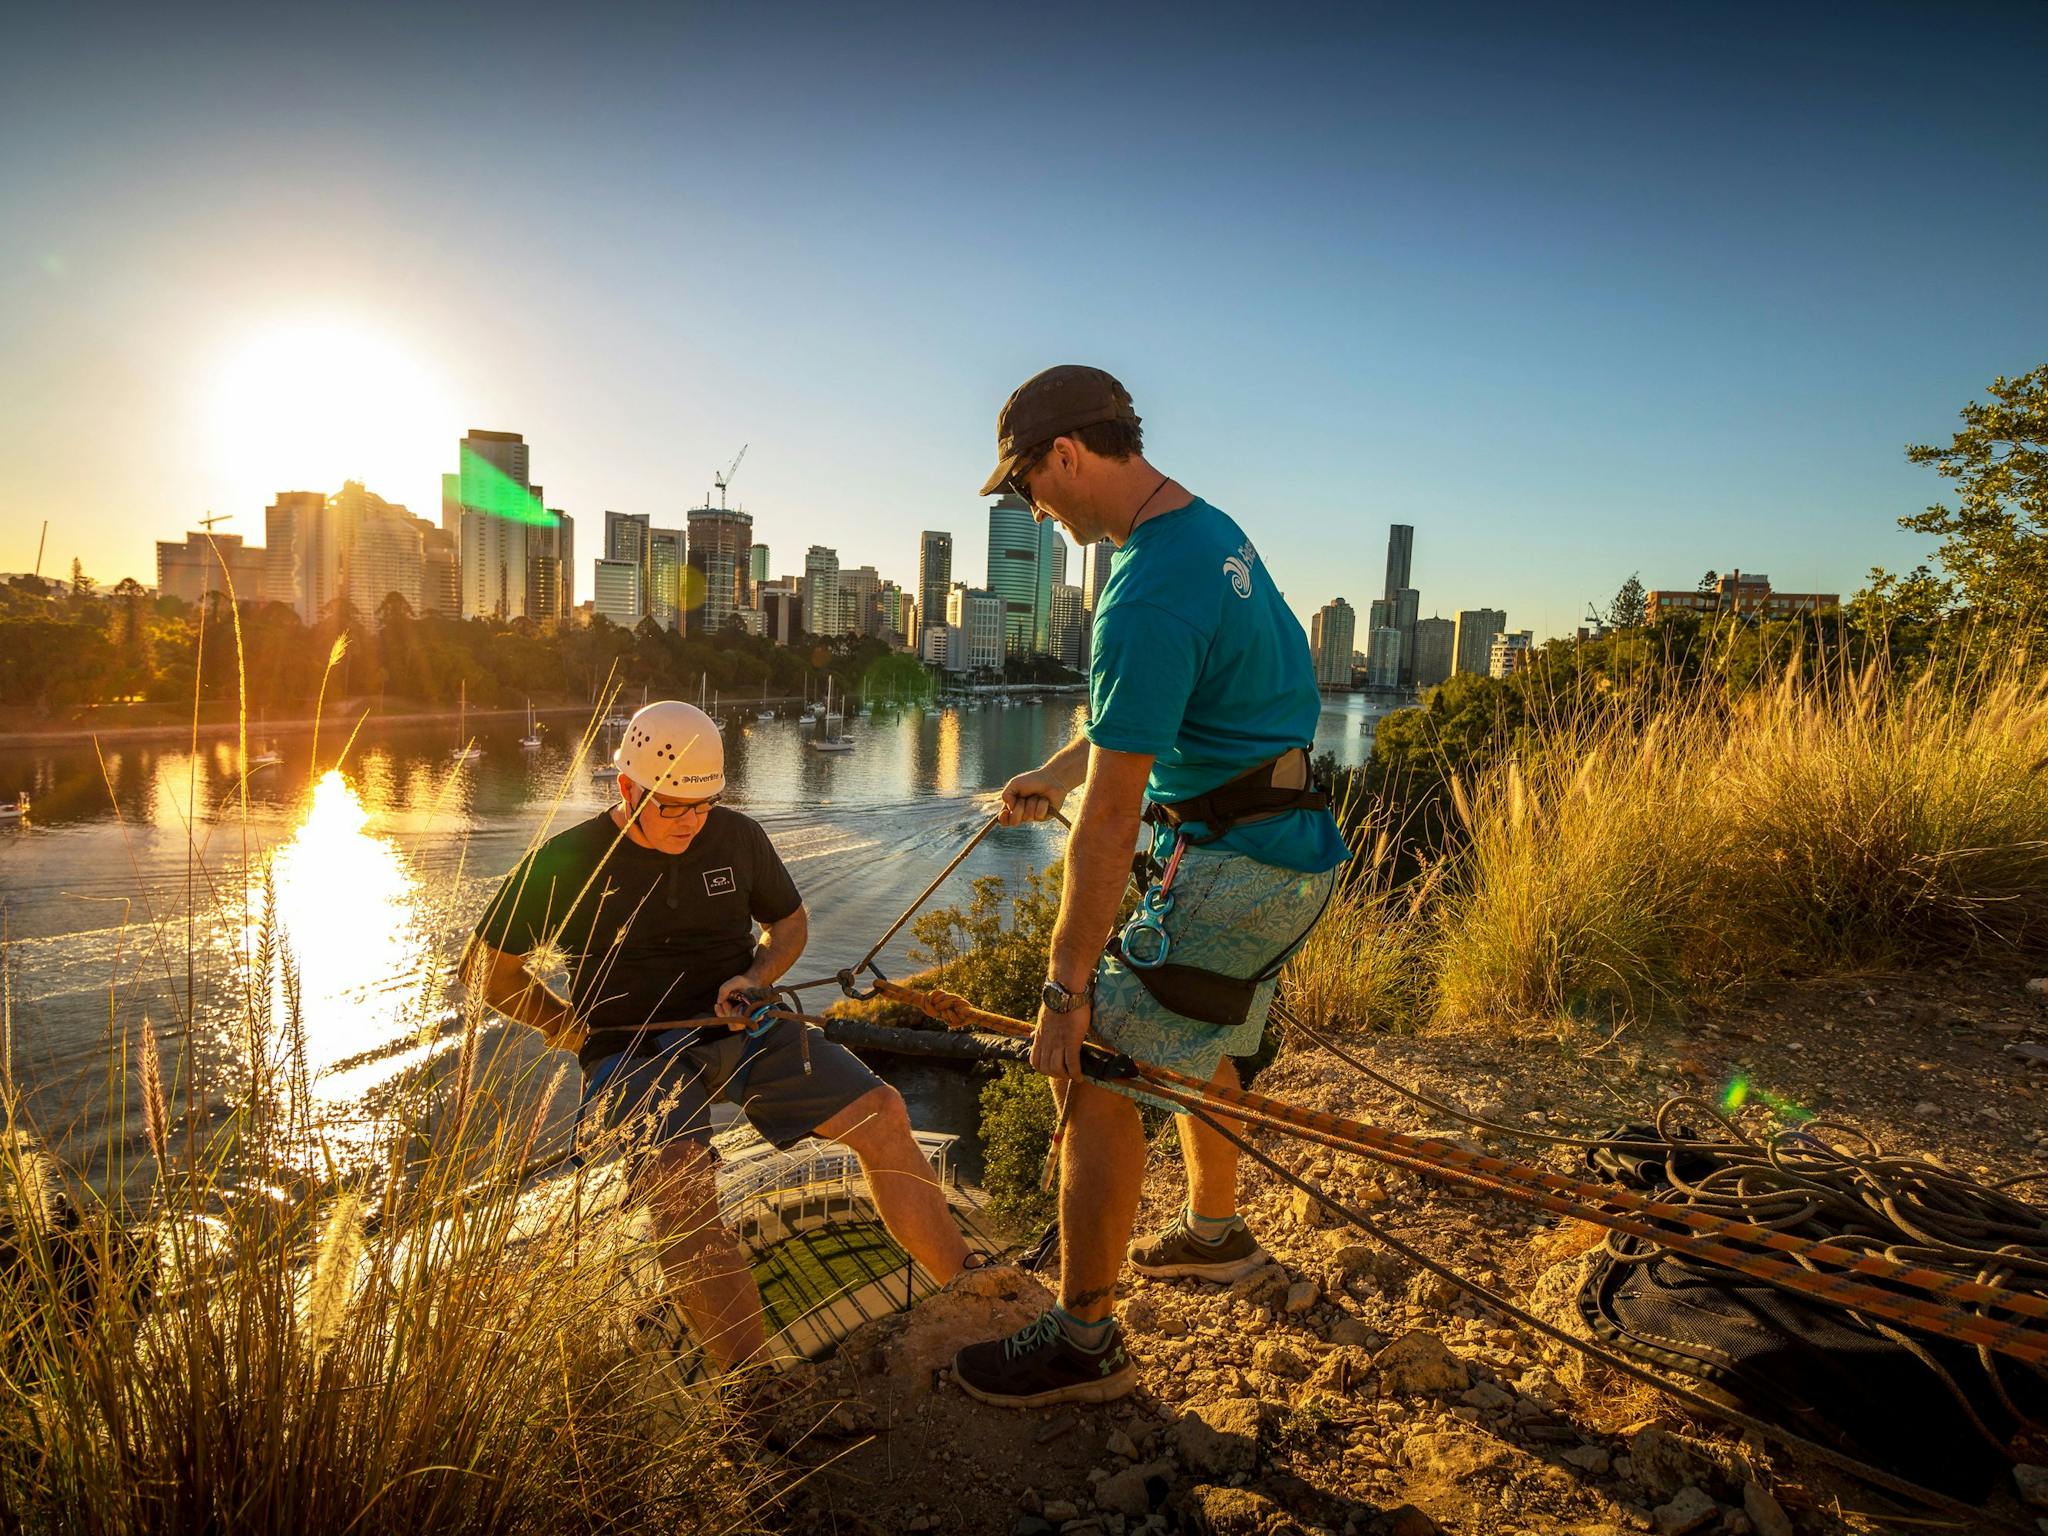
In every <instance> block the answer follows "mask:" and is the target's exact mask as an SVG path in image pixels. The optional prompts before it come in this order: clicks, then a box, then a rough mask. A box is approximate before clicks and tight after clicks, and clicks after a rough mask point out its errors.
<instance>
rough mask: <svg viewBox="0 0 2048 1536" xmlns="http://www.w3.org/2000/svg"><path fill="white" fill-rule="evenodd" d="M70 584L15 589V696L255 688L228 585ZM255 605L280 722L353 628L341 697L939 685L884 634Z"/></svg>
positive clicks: (310, 696)
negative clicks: (802, 636) (706, 631)
mask: <svg viewBox="0 0 2048 1536" xmlns="http://www.w3.org/2000/svg"><path fill="white" fill-rule="evenodd" d="M81 582H82V583H83V585H82V586H81V585H80V583H81ZM58 593H59V595H58V596H56V597H49V596H45V595H44V594H43V593H42V592H38V591H36V590H34V589H33V587H31V586H29V585H27V584H26V583H24V582H17V583H14V584H12V585H10V586H7V587H4V588H0V706H7V705H12V706H17V707H22V708H26V709H31V710H34V711H36V712H38V713H40V714H51V713H56V712H59V711H66V710H72V709H77V708H79V707H81V706H87V705H97V704H105V703H111V702H114V701H117V700H125V699H140V700H147V701H154V702H157V703H165V704H168V703H174V702H176V703H184V702H187V701H189V700H191V699H192V698H193V696H194V692H195V689H196V691H197V694H198V696H199V698H200V699H201V701H202V703H211V704H213V705H215V706H216V707H219V708H227V707H230V706H233V705H235V704H237V703H238V702H240V701H241V700H242V697H243V696H242V695H241V694H239V693H238V691H237V687H236V646H235V637H234V633H233V625H232V624H231V622H230V619H231V617H232V616H231V615H230V613H229V612H228V606H227V603H226V600H225V599H224V598H222V597H220V596H219V595H217V594H216V595H215V596H214V597H213V598H212V599H211V600H210V601H209V603H208V604H207V605H205V607H204V608H201V607H199V606H196V605H192V604H187V603H184V602H181V601H179V600H178V599H176V598H154V599H153V598H151V597H149V595H148V593H147V590H146V589H145V588H143V587H142V586H141V584H140V583H138V582H135V581H133V580H132V579H124V580H122V581H121V582H120V583H118V584H117V585H116V586H115V587H114V588H113V589H112V591H111V592H110V593H106V594H100V593H98V592H97V590H96V584H95V583H93V582H92V579H91V578H90V577H87V576H85V575H84V574H83V572H82V571H81V572H80V573H78V578H77V579H75V580H74V581H73V583H72V584H71V586H69V587H65V588H59V589H58ZM239 616H240V619H241V629H242V648H243V653H244V662H245V665H246V669H247V683H248V686H247V694H246V702H247V703H248V704H249V705H250V706H251V707H252V708H253V709H254V710H257V711H260V712H264V713H267V714H268V715H270V716H271V717H272V718H282V717H284V716H286V715H289V714H293V713H300V712H303V713H310V712H311V706H312V705H313V704H314V702H315V701H316V699H318V697H319V695H320V686H321V682H322V678H323V674H324V671H325V667H326V662H327V658H328V655H329V654H330V651H331V649H332V647H333V644H334V642H335V640H336V638H337V637H339V636H342V635H346V636H347V637H348V648H347V650H348V654H347V659H346V661H345V662H344V664H343V665H342V666H341V667H340V668H339V669H337V671H336V673H335V675H334V677H333V678H332V679H331V687H330V697H338V698H342V699H349V700H353V701H357V702H361V701H364V700H371V699H387V700H394V701H404V702H409V703H416V704H422V705H437V704H443V705H445V704H453V703H454V702H455V700H456V698H457V696H458V694H459V693H460V692H461V691H462V690H463V689H464V688H465V687H466V688H467V691H468V695H469V701H470V703H471V704H472V705H476V706H480V707H491V706H498V707H511V706H517V705H519V704H521V703H523V702H524V701H525V700H526V699H527V698H529V697H532V698H535V699H538V700H540V701H542V702H558V701H568V702H576V703H585V702H594V701H595V700H596V699H597V698H598V697H599V696H600V694H601V693H602V691H603V690H604V688H605V687H606V685H607V682H608V681H609V682H610V683H612V684H615V685H616V686H619V687H622V688H625V689H627V690H629V692H630V695H634V696H637V694H638V692H639V690H640V689H641V688H643V687H644V688H646V689H647V690H649V692H650V693H661V694H666V695H668V696H670V697H678V698H691V699H694V698H696V697H697V694H698V692H699V690H700V688H701V689H703V690H704V691H706V692H716V693H723V694H726V695H737V696H753V697H758V696H759V695H760V694H761V692H762V691H763V689H764V687H765V688H766V689H767V690H768V691H770V692H772V693H774V694H777V695H782V696H786V695H794V694H797V693H799V692H801V691H803V690H804V689H805V688H806V687H808V688H809V689H810V691H811V692H813V693H817V692H821V691H822V690H823V688H824V674H825V673H826V672H827V671H829V672H831V673H832V674H833V676H835V677H836V678H837V679H838V687H839V689H840V690H841V691H842V692H848V691H851V692H855V693H857V692H858V691H859V689H860V687H861V685H862V683H863V681H865V683H866V686H867V690H868V694H869V696H870V697H871V698H884V699H886V698H892V697H912V696H916V695H918V694H921V693H923V692H924V691H926V689H927V688H928V683H927V679H926V674H925V670H924V668H923V666H922V665H921V664H919V663H918V662H917V660H916V659H915V658H914V657H910V656H906V655H903V654H901V653H899V652H894V651H892V650H891V649H890V648H889V646H888V644H887V643H886V642H884V641H881V640H873V639H852V640H845V641H835V642H833V643H832V644H830V645H827V644H825V643H823V642H820V641H812V640H808V639H807V640H806V641H805V642H804V643H803V644H802V645H800V646H796V647H783V646H777V645H775V644H773V643H772V642H770V641H768V640H766V639H762V638H757V637H754V636H749V635H747V634H744V633H742V632H740V631H738V630H727V631H724V632H722V633H719V634H716V635H685V634H680V633H677V632H676V631H674V630H667V629H663V628H661V627H660V626H658V625H655V624H653V623H647V624H644V625H642V626H641V627H639V628H638V629H635V630H631V631H628V630H623V629H620V628H618V627H617V626H615V625H613V624H611V623H609V622H608V621H606V620H604V619H602V618H600V619H598V620H596V621H595V622H594V623H593V624H591V625H590V626H589V627H588V628H572V629H564V630H560V631H547V630H542V629H540V628H539V627H538V626H536V625H534V624H532V623H530V622H527V621H525V620H517V621H514V622H512V623H499V622H495V621H488V620H482V619H471V620H457V619H449V618H441V617H436V616H428V617H424V618H422V617H418V616H416V615H414V614H413V612H412V610H411V606H410V604H408V603H407V602H406V601H405V599H404V598H403V597H402V596H400V595H398V594H396V593H393V594H392V595H390V596H389V597H387V598H386V599H385V600H384V601H383V602H382V603H381V604H379V605H378V609H377V613H376V615H375V617H374V622H371V621H368V620H365V618H364V617H363V616H361V615H359V614H357V613H356V612H355V611H354V610H353V609H351V608H350V607H349V606H348V605H347V604H345V603H340V604H336V605H335V606H334V607H333V608H332V609H331V610H330V611H329V613H328V614H327V615H326V617H325V618H324V619H323V620H322V621H321V622H320V623H318V624H314V625H306V624H302V623H301V622H300V621H299V618H298V615H297V614H296V613H295V612H294V611H293V610H292V609H291V608H289V607H287V606H285V605H283V604H281V603H260V602H248V603H243V604H241V605H240V615H239Z"/></svg>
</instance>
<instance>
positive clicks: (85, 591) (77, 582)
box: [71, 555, 99, 597]
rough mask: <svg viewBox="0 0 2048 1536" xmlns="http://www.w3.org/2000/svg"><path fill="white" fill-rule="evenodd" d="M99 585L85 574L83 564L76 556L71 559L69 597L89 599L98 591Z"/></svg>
mask: <svg viewBox="0 0 2048 1536" xmlns="http://www.w3.org/2000/svg"><path fill="white" fill-rule="evenodd" d="M98 588H99V583H98V582H96V581H94V580H93V579H92V578H91V577H90V576H88V575H86V574H85V562H84V561H82V560H80V559H79V558H78V557H77V556H76V555H74V556H72V558H71V595H72V596H73V597H91V596H92V595H93V593H94V592H95V591H96V590H98Z"/></svg>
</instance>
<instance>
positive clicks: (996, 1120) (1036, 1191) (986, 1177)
mask: <svg viewBox="0 0 2048 1536" xmlns="http://www.w3.org/2000/svg"><path fill="white" fill-rule="evenodd" d="M1052 1123H1053V1109H1052V1093H1051V1092H1050V1090H1049V1086H1048V1083H1047V1080H1046V1079H1045V1078H1043V1077H1040V1076H1039V1075H1038V1074H1037V1073H1036V1072H1033V1071H1031V1070H1029V1069H1028V1068H1025V1067H1018V1066H1005V1067H1004V1068H1003V1069H1002V1071H1001V1072H1000V1073H999V1074H997V1076H995V1077H994V1078H992V1079H991V1080H990V1081H989V1082H988V1084H987V1085H986V1086H984V1087H983V1088H982V1090H981V1182H982V1187H983V1188H984V1189H986V1190H987V1191H988V1196H989V1208H990V1210H991V1211H993V1212H994V1214H995V1215H996V1216H997V1217H998V1218H999V1219H1001V1220H1002V1221H1004V1222H1007V1223H1009V1224H1010V1225H1012V1226H1014V1227H1017V1228H1018V1229H1020V1230H1029V1229H1034V1228H1037V1227H1041V1226H1043V1225H1045V1223H1047V1222H1049V1221H1051V1220H1052V1218H1053V1216H1054V1215H1055V1214H1056V1212H1057V1203H1056V1201H1055V1200H1054V1197H1053V1194H1052V1192H1051V1191H1049V1190H1047V1189H1044V1188H1043V1187H1042V1184H1043V1181H1044V1178H1045V1158H1046V1153H1047V1152H1048V1151H1049V1150H1050V1149H1051V1147H1052Z"/></svg>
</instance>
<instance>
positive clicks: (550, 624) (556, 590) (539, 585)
mask: <svg viewBox="0 0 2048 1536" xmlns="http://www.w3.org/2000/svg"><path fill="white" fill-rule="evenodd" d="M531 489H532V492H533V502H534V508H535V511H536V512H537V513H538V517H537V519H536V521H534V522H532V523H529V524H528V525H527V529H526V617H527V618H529V619H531V620H533V622H534V623H536V624H540V625H543V626H545V627H547V628H549V629H556V628H559V627H560V626H562V625H564V624H566V623H568V622H569V615H570V613H571V612H572V611H573V610H574V609H575V606H576V601H575V593H576V578H575V576H574V575H573V574H572V572H573V571H574V569H575V560H576V529H575V524H574V522H573V521H572V520H571V519H570V517H569V515H568V514H567V513H566V512H563V511H562V510H560V509H559V508H557V507H544V506H542V505H541V498H542V494H543V493H542V490H541V488H540V487H539V486H537V485H536V486H533V487H531Z"/></svg>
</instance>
